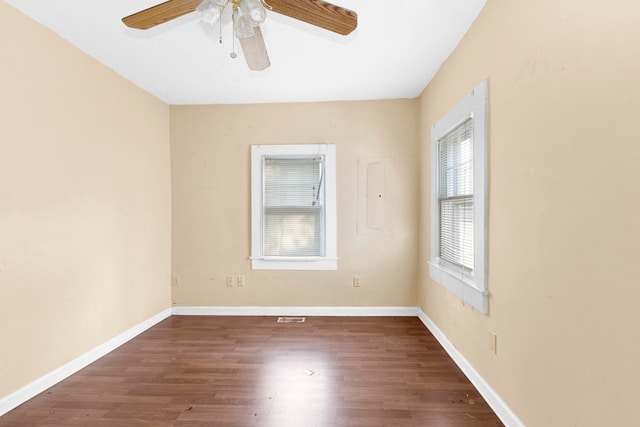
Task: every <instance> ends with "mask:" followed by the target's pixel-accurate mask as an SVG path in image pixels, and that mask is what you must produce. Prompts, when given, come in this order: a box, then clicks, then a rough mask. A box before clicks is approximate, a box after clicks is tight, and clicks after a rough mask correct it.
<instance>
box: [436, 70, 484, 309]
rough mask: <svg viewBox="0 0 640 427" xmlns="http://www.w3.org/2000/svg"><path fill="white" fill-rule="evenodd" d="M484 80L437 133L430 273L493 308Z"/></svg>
mask: <svg viewBox="0 0 640 427" xmlns="http://www.w3.org/2000/svg"><path fill="white" fill-rule="evenodd" d="M487 88H488V85H487V82H486V81H485V82H482V83H481V84H479V85H478V86H476V88H474V89H473V91H471V93H470V94H468V95H467V96H466V97H465V98H464V99H463V100H462V101H460V102H459V103H458V105H456V106H455V107H454V108H453V109H452V110H451V111H450V112H449V113H447V114H446V115H445V116H444V117H443V118H442V119H441V120H440V121H438V123H436V125H435V126H434V127H433V130H432V132H431V139H432V152H431V153H432V175H431V197H432V201H431V203H432V204H431V206H432V208H431V259H430V261H429V275H430V276H431V278H432V279H433V280H435V281H436V282H438V283H440V284H441V285H443V286H444V287H446V288H447V289H449V290H450V291H452V292H453V293H454V294H456V295H457V296H458V297H460V298H461V299H462V300H463V301H465V302H467V303H469V304H470V305H471V306H472V307H474V308H476V309H477V310H479V311H481V312H482V313H487V312H488V310H489V291H488V288H487V239H486V236H487V231H488V227H487V192H486V187H487V172H486V170H487V160H486V157H487V155H486V153H487V105H488V101H487V100H488V90H487Z"/></svg>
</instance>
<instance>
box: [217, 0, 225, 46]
mask: <svg viewBox="0 0 640 427" xmlns="http://www.w3.org/2000/svg"><path fill="white" fill-rule="evenodd" d="M223 10H224V6H220V21H218V23H219V24H220V44H222V11H223Z"/></svg>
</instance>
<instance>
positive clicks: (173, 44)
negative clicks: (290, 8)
mask: <svg viewBox="0 0 640 427" xmlns="http://www.w3.org/2000/svg"><path fill="white" fill-rule="evenodd" d="M5 1H7V3H10V4H12V5H14V6H15V7H16V8H18V9H20V10H21V11H23V12H24V13H26V14H27V15H29V16H31V17H32V18H33V19H35V20H36V21H38V22H40V23H42V24H43V25H45V26H47V27H49V28H51V29H52V30H53V31H55V32H56V33H58V34H60V35H61V36H62V37H64V38H65V39H67V40H69V41H70V42H71V43H73V44H74V45H76V46H78V47H79V48H80V49H82V50H83V51H85V52H86V53H88V54H89V55H91V56H93V57H94V58H96V59H97V60H98V61H100V62H102V63H103V64H105V65H106V66H108V67H110V68H112V69H113V70H115V71H116V72H117V73H119V74H121V75H122V76H124V77H125V78H127V79H129V80H131V81H132V82H134V83H135V84H136V85H138V86H140V87H141V88H143V89H144V90H146V91H148V92H150V93H152V94H153V95H155V96H157V97H158V98H160V99H161V100H163V101H165V102H167V103H169V104H242V103H262V102H308V101H334V100H366V99H393V98H414V97H416V96H419V95H420V93H421V92H422V90H423V89H424V88H425V86H426V85H427V83H428V82H429V81H430V80H431V78H432V77H433V75H434V74H435V73H436V71H437V70H438V68H439V67H440V65H441V64H442V62H444V60H445V59H446V58H447V57H448V56H449V54H450V53H451V52H452V51H453V49H454V48H455V46H456V45H457V44H458V42H459V41H460V39H461V38H462V36H463V35H464V34H465V32H466V31H467V29H468V28H469V26H470V25H471V23H472V22H473V20H474V19H475V18H476V16H477V15H478V13H479V12H480V10H481V9H482V7H483V6H484V4H485V2H486V0H395V1H388V0H330V1H331V2H332V3H334V4H337V5H339V6H342V7H346V8H348V9H351V10H354V11H356V12H357V13H358V28H357V29H356V30H355V31H354V32H353V33H351V34H350V35H349V36H346V37H345V36H340V35H337V34H334V33H332V32H329V31H326V30H323V29H319V28H316V27H313V26H311V25H309V24H306V23H303V22H299V21H296V20H294V19H292V18H289V17H286V16H283V15H280V14H278V13H275V12H271V13H269V15H268V17H267V21H266V22H265V23H264V24H263V25H262V32H263V34H264V39H265V43H266V45H267V50H268V52H269V57H270V59H271V67H269V68H268V69H267V70H265V71H250V70H248V68H247V65H246V62H245V60H244V57H243V56H242V50H241V49H240V46H239V43H238V41H237V40H236V41H235V47H236V48H235V50H236V52H237V53H238V57H237V58H236V59H232V58H231V57H230V55H229V54H230V52H231V49H232V35H231V31H232V30H231V23H230V17H229V16H225V17H223V44H219V42H218V34H219V28H218V27H216V28H211V27H207V26H206V25H205V24H203V23H202V22H201V20H200V16H199V13H198V12H194V13H190V14H188V15H185V16H183V17H181V18H178V19H175V20H173V21H170V22H167V23H165V24H162V25H159V26H157V27H155V28H153V29H150V30H146V31H145V30H135V29H131V28H128V27H126V26H125V25H124V24H123V23H122V21H121V19H122V18H123V17H124V16H127V15H130V14H132V13H135V12H138V11H140V10H142V9H146V8H148V7H150V6H153V5H156V4H158V3H161V2H162V0H91V1H78V0H5ZM291 1H295V0H291ZM227 9H230V8H229V7H227ZM227 12H228V11H227Z"/></svg>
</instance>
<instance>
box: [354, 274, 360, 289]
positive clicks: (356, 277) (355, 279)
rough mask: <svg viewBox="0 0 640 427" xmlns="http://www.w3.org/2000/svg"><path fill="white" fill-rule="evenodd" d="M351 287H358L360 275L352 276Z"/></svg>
mask: <svg viewBox="0 0 640 427" xmlns="http://www.w3.org/2000/svg"><path fill="white" fill-rule="evenodd" d="M353 287H354V288H359V287H360V276H353Z"/></svg>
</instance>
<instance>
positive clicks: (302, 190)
mask: <svg viewBox="0 0 640 427" xmlns="http://www.w3.org/2000/svg"><path fill="white" fill-rule="evenodd" d="M320 174H321V159H265V163H264V183H265V185H264V195H265V197H264V205H265V206H316V205H317V204H318V203H319V202H321V200H322V199H321V198H320V197H318V196H319V194H318V192H319V190H320V188H319V187H320V176H321V175H320Z"/></svg>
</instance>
